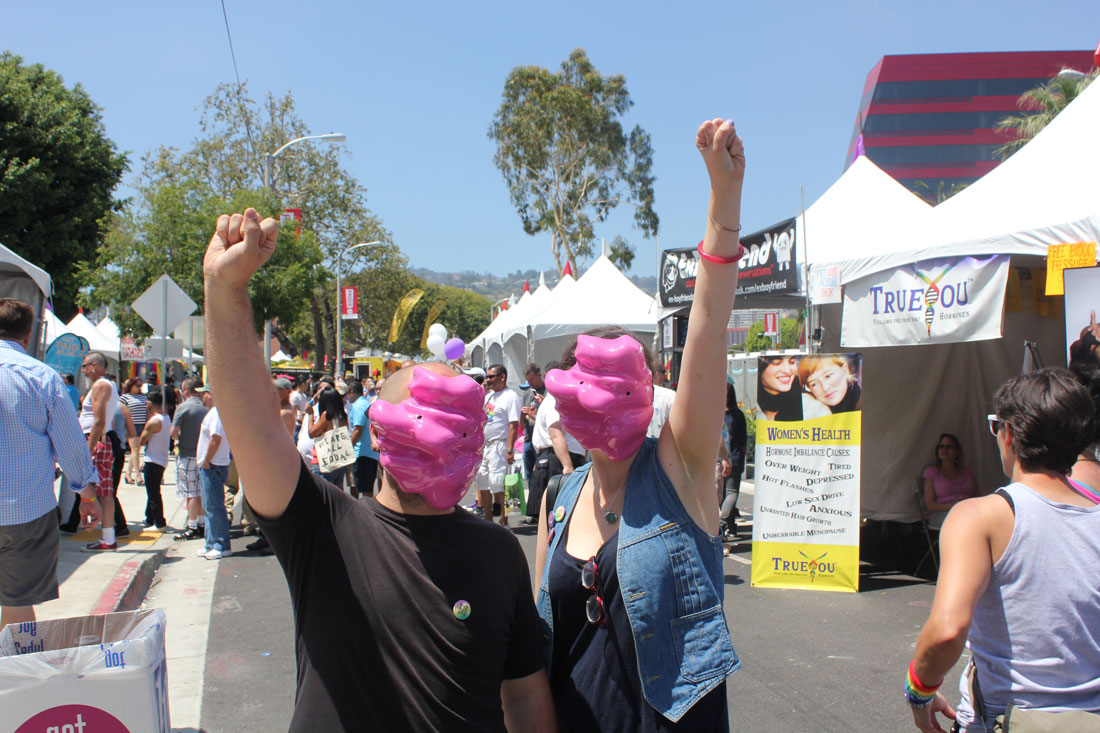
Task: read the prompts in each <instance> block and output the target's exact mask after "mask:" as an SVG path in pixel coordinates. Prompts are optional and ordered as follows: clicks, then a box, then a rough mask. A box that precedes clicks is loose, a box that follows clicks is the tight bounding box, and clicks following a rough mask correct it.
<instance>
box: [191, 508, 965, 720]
mask: <svg viewBox="0 0 1100 733" xmlns="http://www.w3.org/2000/svg"><path fill="white" fill-rule="evenodd" d="M741 506H742V511H743V512H744V514H745V515H746V517H747V518H750V519H751V510H749V511H746V507H751V494H742V500H741ZM516 536H517V537H518V539H519V541H520V544H521V545H522V546H523V548H524V551H525V552H526V553H527V557H528V559H529V561H530V562H531V563H532V564H533V562H534V556H535V552H534V550H535V535H534V531H533V529H526V528H523V529H518V530H517V531H516ZM234 544H235V546H236V547H239V548H241V549H243V546H244V544H245V541H244V540H237V541H235V543H234ZM750 546H751V545H750V543H749V542H748V541H744V542H741V543H738V544H736V545H733V546H732V549H733V550H734V552H733V554H732V555H731V557H729V558H727V559H726V560H725V582H726V593H725V601H726V616H727V619H728V621H729V626H730V631H731V633H732V635H733V641H734V646H735V647H736V649H737V652H738V654H739V656H740V657H741V662H742V667H741V669H740V671H738V672H737V673H735V674H734V675H733V676H732V677H730V679H729V681H728V684H727V691H728V696H729V709H730V722H731V728H732V730H735V731H761V732H763V731H876V732H877V731H883V732H888V731H911V730H915V728H914V727H913V725H912V722H911V717H910V714H909V712H908V709H907V707H906V705H905V702H904V699H903V697H902V690H903V685H904V675H905V668H906V665H907V664H908V662H909V660H910V659H911V658H912V654H913V645H914V644H915V642H916V638H917V634H918V632H919V631H920V627H921V625H922V624H923V623H924V621H925V619H926V618H927V614H928V608H929V605H930V602H931V600H932V595H933V592H934V590H935V586H934V585H933V584H931V583H929V582H926V581H922V580H919V579H917V578H912V577H910V576H907V575H901V574H896V573H866V574H863V575H861V578H860V588H861V590H860V592H859V593H832V592H813V591H795V590H776V589H768V588H753V587H752V586H751V585H750V583H749V564H748V562H749V557H750V555H749V552H750ZM293 638H294V637H293V620H292V617H291V609H290V600H289V595H288V592H287V588H286V582H285V580H284V578H283V574H282V570H281V568H280V567H279V563H278V561H277V560H276V559H275V558H274V557H272V556H257V555H251V554H249V553H238V554H234V555H233V557H230V558H226V559H224V560H221V561H220V567H219V568H218V572H217V576H216V580H215V584H214V592H213V598H212V602H211V609H210V625H209V635H208V640H209V643H208V648H207V656H206V666H205V670H206V671H205V681H204V691H203V697H202V729H203V730H205V731H209V732H210V733H221V732H222V731H240V732H242V733H244V732H247V731H284V730H286V728H287V724H288V722H289V720H290V714H291V710H292V708H293V702H294V685H295V667H294V643H293ZM961 668H962V665H961V664H960V665H957V666H956V668H955V670H953V672H952V674H951V675H950V676H949V677H948V681H947V682H946V683H945V685H944V689H945V690H946V691H948V696H949V698H951V699H957V693H956V692H955V690H957V685H958V677H959V674H960V672H961ZM379 704H384V701H379Z"/></svg>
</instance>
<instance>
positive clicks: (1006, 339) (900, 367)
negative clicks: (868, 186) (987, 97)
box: [807, 84, 1100, 521]
mask: <svg viewBox="0 0 1100 733" xmlns="http://www.w3.org/2000/svg"><path fill="white" fill-rule="evenodd" d="M1097 130H1100V84H1094V85H1092V86H1091V87H1089V88H1088V89H1087V90H1086V91H1085V92H1084V93H1082V95H1081V96H1080V97H1078V98H1077V100H1075V101H1074V102H1073V103H1072V104H1070V105H1069V106H1068V107H1067V108H1066V109H1065V110H1064V111H1063V112H1062V113H1061V114H1060V115H1059V116H1058V117H1057V118H1055V119H1054V121H1052V122H1051V124H1050V125H1049V126H1047V128H1046V129H1044V130H1043V131H1042V132H1040V133H1039V134H1038V135H1037V136H1036V137H1035V139H1034V140H1032V141H1031V142H1029V143H1028V144H1027V145H1025V146H1024V147H1023V148H1022V149H1021V150H1020V151H1019V152H1017V153H1016V154H1015V155H1013V156H1012V157H1011V158H1009V159H1008V160H1007V161H1005V162H1004V163H1003V164H1001V165H1000V166H998V167H997V168H996V169H994V170H993V171H992V172H990V173H989V174H988V175H986V176H985V177H983V178H982V179H980V180H979V181H977V182H975V183H974V184H973V185H971V186H970V187H969V188H967V189H966V190H964V191H962V192H960V193H959V194H957V195H956V196H954V197H952V198H951V199H949V200H948V201H946V202H944V203H943V204H941V205H939V206H937V207H936V208H934V209H932V210H931V212H930V213H929V214H928V216H927V217H924V218H923V220H922V221H919V222H918V223H917V224H913V223H912V222H902V221H899V222H897V223H896V224H895V225H894V226H891V227H889V228H887V229H884V230H883V232H882V235H881V237H880V240H879V241H880V247H879V249H878V250H877V251H874V250H872V251H870V252H868V251H865V250H862V249H860V248H859V247H857V246H855V245H856V243H854V242H853V243H852V246H851V248H846V247H845V246H844V239H845V232H844V228H843V226H841V225H840V223H838V225H837V226H836V229H835V230H834V231H828V230H825V231H823V226H822V225H820V224H819V225H817V226H816V227H815V225H814V220H813V219H812V218H811V219H809V232H808V241H809V243H810V252H811V263H812V264H814V265H818V264H823V263H825V262H828V261H829V260H830V259H831V260H832V261H833V263H834V264H839V265H840V267H841V281H842V282H844V283H848V282H851V281H852V280H855V279H857V278H859V277H863V276H866V275H871V274H874V273H876V272H881V271H884V270H889V269H893V268H896V267H900V266H903V265H906V264H908V263H912V262H917V261H920V260H924V259H929V258H933V257H945V256H963V255H990V254H1009V255H1011V256H1012V264H1013V267H1014V268H1017V271H1018V272H1019V273H1020V280H1021V287H1020V301H1021V303H1022V305H1021V307H1019V308H1018V309H1014V310H1013V311H1011V312H1008V313H1006V314H1005V317H1004V321H1003V337H1002V338H1000V339H995V340H990V341H979V342H971V343H961V344H942V345H914V346H894V347H888V348H872V349H867V350H865V351H864V352H863V381H864V385H865V387H866V390H865V392H864V395H865V398H864V401H863V436H864V444H863V459H862V475H863V489H862V509H863V514H864V516H867V517H870V518H873V519H896V520H904V521H913V520H915V519H917V518H918V516H919V514H918V509H917V506H916V503H915V499H914V491H915V489H916V485H917V479H918V477H919V476H920V474H921V471H922V469H923V468H924V467H925V466H927V465H929V464H930V463H931V461H932V460H933V455H932V447H933V446H934V445H935V444H936V438H937V436H938V435H939V434H940V433H943V432H948V433H953V434H956V435H958V436H959V438H960V439H961V441H962V445H963V448H964V460H965V462H966V463H967V465H969V466H970V467H971V468H973V469H974V471H975V473H976V475H977V477H978V483H979V488H980V490H981V491H982V492H983V493H987V492H989V491H991V490H992V489H994V488H996V487H997V486H998V485H1000V484H1001V483H1002V482H1003V481H1004V480H1005V479H1004V477H1003V476H1002V474H1001V466H1000V460H999V456H998V454H997V450H996V445H995V443H994V441H993V440H992V438H990V437H989V435H988V428H987V427H986V425H985V421H984V416H985V415H986V413H988V412H989V406H990V403H991V399H992V395H993V392H994V391H995V389H996V388H997V386H999V385H1000V384H1001V383H1003V382H1004V381H1005V380H1006V379H1007V378H1009V377H1010V376H1012V375H1013V374H1016V373H1019V371H1020V369H1021V366H1022V362H1023V360H1024V349H1025V341H1026V342H1030V343H1032V344H1035V345H1037V347H1038V351H1039V353H1040V354H1041V356H1042V357H1043V358H1044V359H1045V362H1046V363H1047V364H1048V365H1056V364H1060V363H1064V361H1063V360H1064V355H1065V343H1064V335H1063V334H1064V330H1063V325H1062V323H1061V319H1060V317H1059V315H1058V314H1057V313H1056V312H1055V313H1052V314H1049V315H1041V313H1042V308H1041V307H1039V306H1038V303H1037V301H1036V296H1038V295H1041V294H1042V284H1041V283H1038V284H1036V281H1035V280H1030V281H1028V280H1024V276H1026V275H1029V274H1030V273H1029V272H1028V268H1039V269H1041V268H1043V267H1044V261H1043V258H1044V257H1045V256H1046V253H1047V248H1048V247H1049V246H1050V245H1052V244H1058V243H1071V242H1080V241H1098V240H1100V177H1098V176H1097V172H1098V171H1100V135H1097ZM857 162H858V161H857ZM823 198H824V197H823ZM816 206H817V204H815V207H816ZM807 213H809V212H807ZM808 218H809V217H808ZM823 240H824V241H823ZM823 245H824V246H825V248H826V250H827V252H828V253H829V254H832V257H831V258H823V257H822V256H821V255H822V254H824V253H823V252H822V251H821V247H822V246H823ZM834 247H835V249H832V248H834ZM815 254H816V255H817V256H816V258H815ZM1020 268H1023V269H1020ZM821 314H822V325H823V326H824V330H825V342H824V344H823V348H822V350H823V351H826V352H831V351H842V350H843V349H842V347H841V345H840V343H839V334H840V320H841V306H839V305H829V306H824V307H823V308H821Z"/></svg>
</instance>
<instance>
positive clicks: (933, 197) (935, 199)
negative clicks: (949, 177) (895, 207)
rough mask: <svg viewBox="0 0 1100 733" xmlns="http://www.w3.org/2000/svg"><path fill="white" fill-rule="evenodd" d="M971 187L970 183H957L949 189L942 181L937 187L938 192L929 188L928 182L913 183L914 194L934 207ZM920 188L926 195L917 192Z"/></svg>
mask: <svg viewBox="0 0 1100 733" xmlns="http://www.w3.org/2000/svg"><path fill="white" fill-rule="evenodd" d="M969 185H970V184H969V183H962V182H957V183H952V184H951V185H950V186H949V187H945V184H944V181H942V180H941V181H940V182H939V184H938V185H937V186H936V190H935V191H933V190H932V187H931V186H929V185H928V183H927V182H925V181H913V189H912V190H913V193H915V194H917V196H920V197H921V198H922V199H924V200H925V201H927V202H928V203H930V204H932V205H933V206H936V205H937V204H942V203H943V202H944V201H946V200H947V199H949V198H951V197H952V196H954V195H955V194H957V193H958V192H959V191H962V190H963V189H964V188H966V187H967V186H969ZM918 188H919V189H920V190H921V191H923V192H924V193H918V192H917V190H916V189H918Z"/></svg>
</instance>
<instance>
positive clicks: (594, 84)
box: [489, 49, 658, 273]
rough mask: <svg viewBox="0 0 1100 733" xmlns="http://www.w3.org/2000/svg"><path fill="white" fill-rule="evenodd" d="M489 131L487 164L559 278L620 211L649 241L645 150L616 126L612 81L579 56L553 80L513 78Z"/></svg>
mask: <svg viewBox="0 0 1100 733" xmlns="http://www.w3.org/2000/svg"><path fill="white" fill-rule="evenodd" d="M502 96H503V99H502V101H501V104H500V108H499V109H498V110H497V112H496V115H495V116H494V118H493V123H492V124H491V125H490V126H489V137H490V139H492V140H493V141H495V142H496V145H497V151H496V155H495V156H494V158H493V161H494V163H496V166H497V168H499V169H500V172H501V173H502V174H503V175H504V180H505V182H506V183H507V184H508V189H509V191H510V192H511V198H512V203H513V204H514V205H515V207H516V210H517V212H518V213H519V217H520V220H521V221H522V222H523V230H524V231H525V232H527V233H528V234H530V235H534V234H538V233H539V232H544V231H548V232H550V235H551V251H552V253H553V255H554V261H555V263H556V264H557V266H558V272H559V273H560V272H561V271H562V270H563V269H564V268H565V262H566V261H568V262H569V263H571V264H572V266H573V271H574V272H578V271H579V270H578V264H579V263H578V259H584V258H586V257H589V256H590V255H591V254H592V242H593V239H594V228H593V227H594V221H604V220H605V219H606V218H607V216H608V214H609V213H610V212H611V210H612V209H614V208H615V207H616V206H618V205H619V204H620V203H621V202H622V201H624V200H628V201H630V202H632V203H633V204H634V205H635V210H634V222H635V224H636V225H637V226H638V228H639V229H641V230H642V232H643V234H644V235H645V236H647V237H648V236H653V235H655V234H657V227H658V218H657V212H656V211H654V208H653V182H654V180H655V179H654V177H653V173H652V167H653V146H652V144H651V142H650V137H649V133H647V132H646V131H645V130H643V129H642V128H641V127H639V126H635V127H634V129H633V130H631V131H630V132H629V133H627V132H626V131H625V130H624V129H623V126H622V122H621V118H622V117H623V115H624V114H625V113H626V112H627V110H629V109H630V107H631V106H633V102H632V101H631V99H630V94H629V92H628V91H627V88H626V79H625V78H624V77H623V76H621V75H613V76H603V75H601V74H600V73H599V71H597V70H596V67H595V66H594V65H593V64H592V62H591V61H590V60H589V59H588V55H587V54H586V53H585V52H584V50H583V49H576V50H574V51H573V52H572V53H571V54H570V55H569V58H568V59H566V60H565V61H564V62H563V63H562V65H561V71H559V72H556V73H555V72H552V71H550V70H548V69H544V68H542V67H540V66H520V67H517V68H515V69H513V70H512V71H511V72H510V73H509V74H508V77H507V79H505V82H504V92H503V95H502Z"/></svg>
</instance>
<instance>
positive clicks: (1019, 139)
mask: <svg viewBox="0 0 1100 733" xmlns="http://www.w3.org/2000/svg"><path fill="white" fill-rule="evenodd" d="M1097 74H1100V70H1097V69H1093V70H1092V73H1091V74H1085V75H1084V76H1083V77H1077V76H1073V75H1067V76H1061V75H1059V76H1056V77H1054V78H1053V79H1051V80H1050V81H1048V82H1047V83H1045V84H1043V85H1041V86H1038V87H1036V88H1034V89H1030V90H1028V91H1026V92H1024V93H1023V94H1022V95H1020V98H1019V99H1018V100H1017V106H1018V107H1019V108H1020V109H1021V110H1023V112H1022V113H1020V114H1014V115H1009V116H1008V117H1005V118H1003V119H1001V120H1000V121H999V122H998V123H997V124H996V125H994V127H993V129H994V130H995V131H997V132H1003V133H1004V134H1006V135H1008V136H1009V137H1011V138H1012V139H1011V140H1010V141H1009V142H1007V143H1005V144H1004V145H1001V146H1000V147H998V148H997V150H996V151H995V152H996V154H997V155H998V156H1000V158H1001V160H1004V159H1005V158H1007V157H1008V156H1010V155H1012V154H1013V153H1015V152H1016V151H1017V150H1019V149H1020V148H1022V147H1023V146H1024V145H1026V144H1027V142H1028V141H1029V140H1031V138H1033V137H1035V136H1036V135H1038V134H1039V132H1040V131H1041V130H1042V129H1043V128H1044V127H1046V126H1047V125H1049V124H1050V122H1051V120H1053V119H1054V118H1055V117H1057V116H1058V113H1060V112H1061V111H1062V110H1063V109H1065V108H1066V106H1067V105H1068V104H1069V103H1070V102H1072V101H1073V100H1074V99H1076V98H1077V96H1078V95H1079V94H1081V92H1083V91H1085V89H1086V88H1087V87H1088V85H1089V84H1091V83H1092V82H1093V80H1095V79H1096V76H1097Z"/></svg>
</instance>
